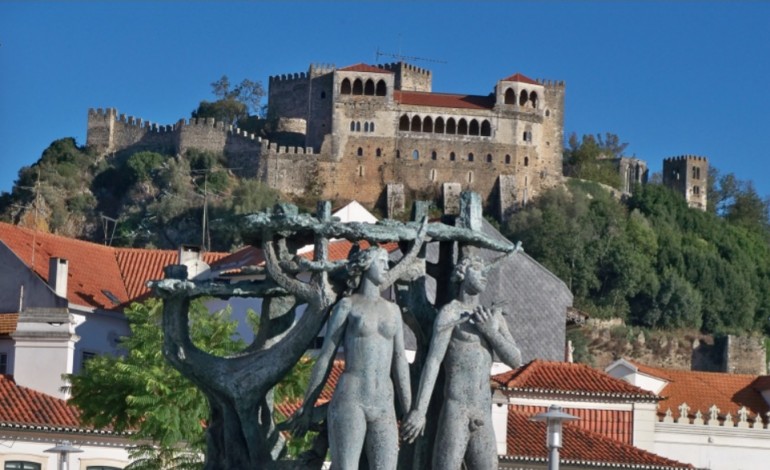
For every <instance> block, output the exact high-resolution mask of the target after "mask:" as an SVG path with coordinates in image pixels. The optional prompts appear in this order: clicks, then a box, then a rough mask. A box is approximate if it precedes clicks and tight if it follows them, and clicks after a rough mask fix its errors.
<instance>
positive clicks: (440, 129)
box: [433, 117, 444, 134]
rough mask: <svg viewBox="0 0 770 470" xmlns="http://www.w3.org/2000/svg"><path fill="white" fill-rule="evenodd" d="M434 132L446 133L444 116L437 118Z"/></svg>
mask: <svg viewBox="0 0 770 470" xmlns="http://www.w3.org/2000/svg"><path fill="white" fill-rule="evenodd" d="M433 132H435V133H436V134H443V133H444V118H441V117H438V118H436V124H435V125H434V126H433Z"/></svg>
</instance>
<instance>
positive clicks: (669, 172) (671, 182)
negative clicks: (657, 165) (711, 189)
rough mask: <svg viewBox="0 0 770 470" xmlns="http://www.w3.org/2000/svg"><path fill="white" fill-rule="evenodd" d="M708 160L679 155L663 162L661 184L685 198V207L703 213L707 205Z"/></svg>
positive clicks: (694, 156)
mask: <svg viewBox="0 0 770 470" xmlns="http://www.w3.org/2000/svg"><path fill="white" fill-rule="evenodd" d="M708 169H709V164H708V159H707V158H706V157H701V156H697V155H681V156H678V157H671V158H666V159H665V160H663V184H664V185H666V186H668V187H669V188H671V189H673V190H674V191H676V192H678V193H679V194H681V195H682V197H684V198H685V200H686V201H687V205H689V206H690V207H692V208H696V209H700V210H703V211H705V210H706V205H707V203H708V201H707V198H706V195H707V193H708Z"/></svg>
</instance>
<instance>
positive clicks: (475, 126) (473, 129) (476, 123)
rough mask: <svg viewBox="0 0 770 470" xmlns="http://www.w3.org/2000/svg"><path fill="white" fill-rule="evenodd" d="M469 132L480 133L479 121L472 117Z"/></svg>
mask: <svg viewBox="0 0 770 470" xmlns="http://www.w3.org/2000/svg"><path fill="white" fill-rule="evenodd" d="M468 134H470V135H479V134H480V132H479V121H477V120H475V119H471V125H470V129H468Z"/></svg>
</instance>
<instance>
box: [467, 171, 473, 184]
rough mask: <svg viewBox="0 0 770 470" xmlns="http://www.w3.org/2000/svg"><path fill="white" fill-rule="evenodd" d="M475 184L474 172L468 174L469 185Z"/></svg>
mask: <svg viewBox="0 0 770 470" xmlns="http://www.w3.org/2000/svg"><path fill="white" fill-rule="evenodd" d="M470 183H473V172H472V171H469V172H468V184H470Z"/></svg>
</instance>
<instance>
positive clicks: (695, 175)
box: [692, 166, 700, 180]
mask: <svg viewBox="0 0 770 470" xmlns="http://www.w3.org/2000/svg"><path fill="white" fill-rule="evenodd" d="M692 178H693V179H696V180H699V179H700V168H699V167H697V166H694V167H692Z"/></svg>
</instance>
